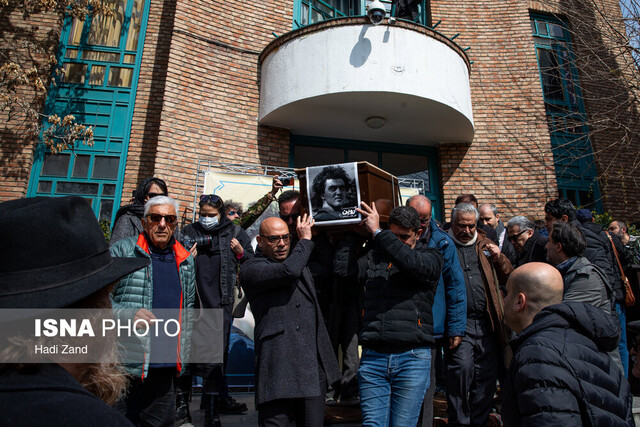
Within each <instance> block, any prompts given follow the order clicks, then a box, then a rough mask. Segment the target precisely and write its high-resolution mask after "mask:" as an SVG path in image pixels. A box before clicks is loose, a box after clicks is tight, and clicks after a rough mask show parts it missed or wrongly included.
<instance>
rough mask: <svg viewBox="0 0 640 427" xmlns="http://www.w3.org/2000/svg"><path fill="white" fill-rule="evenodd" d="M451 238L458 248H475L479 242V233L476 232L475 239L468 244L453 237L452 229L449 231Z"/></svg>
mask: <svg viewBox="0 0 640 427" xmlns="http://www.w3.org/2000/svg"><path fill="white" fill-rule="evenodd" d="M448 233H449V237H451V239H452V240H453V242H454V243H455V244H456V245H458V246H473V245H475V244H476V242H477V241H478V231H476V232H475V234H474V236H473V239H471V240H469V242H468V243H462V242H461V241H460V240H458V239H456V238H455V237H454V236H453V230H452V229H451V228H450V229H449V231H448Z"/></svg>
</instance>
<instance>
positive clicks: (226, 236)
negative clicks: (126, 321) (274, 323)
mask: <svg viewBox="0 0 640 427" xmlns="http://www.w3.org/2000/svg"><path fill="white" fill-rule="evenodd" d="M234 234H235V238H236V239H237V240H238V242H240V244H241V245H242V248H243V249H244V253H243V254H242V259H240V260H239V259H238V258H237V257H236V255H235V253H234V252H233V251H232V250H231V247H230V246H229V245H230V244H231V239H233V238H234ZM203 236H210V237H211V246H210V247H209V248H204V247H199V248H198V255H197V256H196V258H195V260H196V283H197V285H198V292H199V295H200V299H199V300H198V301H197V302H196V304H199V303H201V304H202V307H203V308H217V307H220V306H221V305H226V304H233V301H234V293H233V287H234V286H235V284H236V278H237V276H238V264H239V263H240V262H244V261H246V260H247V259H249V258H253V248H252V247H251V239H250V238H249V236H248V235H247V232H246V231H244V230H243V229H242V227H240V226H239V225H234V224H233V223H232V222H231V221H230V220H229V219H228V218H227V217H223V220H222V222H220V223H219V224H218V225H217V226H216V227H214V228H213V229H212V230H207V229H205V228H204V227H203V226H202V225H201V224H200V223H199V222H194V223H193V224H189V225H187V226H186V227H185V228H183V229H182V238H183V241H184V240H185V239H190V241H194V239H195V238H196V237H203ZM188 249H191V248H187V250H188Z"/></svg>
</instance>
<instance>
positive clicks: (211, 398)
mask: <svg viewBox="0 0 640 427" xmlns="http://www.w3.org/2000/svg"><path fill="white" fill-rule="evenodd" d="M202 398H203V399H206V401H207V402H206V403H205V410H204V427H222V423H221V422H220V416H219V415H218V414H219V413H218V412H217V410H216V406H217V405H216V400H217V396H216V395H213V394H204V393H203V394H202Z"/></svg>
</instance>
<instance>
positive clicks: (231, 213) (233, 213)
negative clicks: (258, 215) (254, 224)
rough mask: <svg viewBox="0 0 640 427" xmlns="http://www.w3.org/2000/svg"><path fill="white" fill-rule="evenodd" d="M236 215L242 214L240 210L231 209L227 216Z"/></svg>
mask: <svg viewBox="0 0 640 427" xmlns="http://www.w3.org/2000/svg"><path fill="white" fill-rule="evenodd" d="M234 215H240V212H238V211H229V212H227V216H234Z"/></svg>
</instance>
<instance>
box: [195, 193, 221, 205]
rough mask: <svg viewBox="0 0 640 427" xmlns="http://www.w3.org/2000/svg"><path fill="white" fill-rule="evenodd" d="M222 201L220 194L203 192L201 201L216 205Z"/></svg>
mask: <svg viewBox="0 0 640 427" xmlns="http://www.w3.org/2000/svg"><path fill="white" fill-rule="evenodd" d="M221 201H222V199H221V198H220V196H216V195H215V194H203V195H202V196H200V203H207V202H208V203H213V204H214V205H215V204H216V203H220V202H221Z"/></svg>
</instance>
